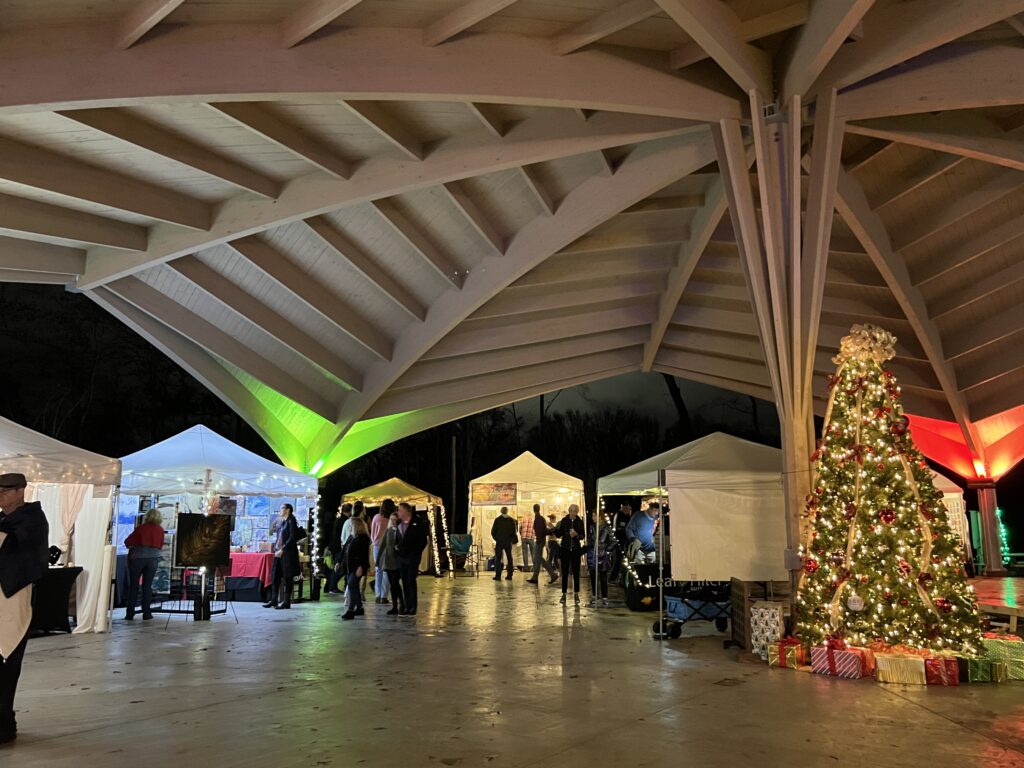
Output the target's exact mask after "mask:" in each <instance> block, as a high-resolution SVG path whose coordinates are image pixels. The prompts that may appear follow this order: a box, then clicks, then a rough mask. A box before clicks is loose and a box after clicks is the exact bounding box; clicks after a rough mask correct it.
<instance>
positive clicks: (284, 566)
mask: <svg viewBox="0 0 1024 768" xmlns="http://www.w3.org/2000/svg"><path fill="white" fill-rule="evenodd" d="M273 530H276V531H277V541H276V542H275V544H274V568H273V575H272V576H271V579H272V581H271V584H270V599H269V600H268V601H267V602H265V603H264V604H263V607H264V608H291V607H292V582H294V581H295V577H296V576H298V574H299V567H300V566H299V524H298V523H297V522H296V520H295V515H294V513H293V510H292V505H291V504H282V505H281V517H279V518H278V519H277V521H276V522H275V523H274V528H273Z"/></svg>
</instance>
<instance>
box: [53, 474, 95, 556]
mask: <svg viewBox="0 0 1024 768" xmlns="http://www.w3.org/2000/svg"><path fill="white" fill-rule="evenodd" d="M86 495H89V496H91V495H92V486H91V485H77V484H74V485H72V484H64V485H61V486H60V507H59V509H60V524H61V537H60V543H59V544H57V546H58V547H60V550H61V552H63V553H64V554H63V555H62V556H61V562H62V563H67V562H74V561H73V560H71V533H72V532H73V531H74V530H75V521H76V520H78V516H79V515H80V514H81V512H82V507H83V505H84V504H85V498H86Z"/></svg>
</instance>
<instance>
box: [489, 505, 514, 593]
mask: <svg viewBox="0 0 1024 768" xmlns="http://www.w3.org/2000/svg"><path fill="white" fill-rule="evenodd" d="M491 538H492V539H494V580H495V581H500V580H501V563H502V558H503V557H506V558H508V575H506V576H505V578H506V579H508V580H509V581H511V580H512V570H513V568H514V567H515V566H514V565H513V564H512V545H513V544H515V543H516V542H517V541H518V540H519V535H518V534H517V533H516V521H515V519H514V518H511V517H509V514H508V507H502V508H501V514H500V515H498V516H497V517H496V518H494V522H493V523H492V524H491Z"/></svg>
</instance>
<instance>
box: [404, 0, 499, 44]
mask: <svg viewBox="0 0 1024 768" xmlns="http://www.w3.org/2000/svg"><path fill="white" fill-rule="evenodd" d="M515 1H516V0H469V2H467V3H466V4H465V5H460V6H459V7H458V8H455V9H454V10H452V11H450V12H449V13H448V14H446V15H444V16H442V17H441V18H440V19H438V20H437V21H434V22H432V23H431V24H430V25H429V26H428V27H427V28H426V29H425V30H423V45H427V46H433V45H440V44H441V43H444V42H446V41H448V40H451V39H452V38H453V37H455V36H456V35H457V34H459V33H460V32H465V31H466V30H467V29H469V28H470V27H472V26H473V25H474V24H479V23H480V22H481V21H483V20H484V19H486V18H488V17H489V16H493V15H494V14H496V13H498V12H499V11H502V10H504V9H505V8H507V7H508V6H510V5H512V3H514V2H515Z"/></svg>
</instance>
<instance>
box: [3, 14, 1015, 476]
mask: <svg viewBox="0 0 1024 768" xmlns="http://www.w3.org/2000/svg"><path fill="white" fill-rule="evenodd" d="M1020 13H1024V0H1018V1H1016V2H1014V1H1011V0H988V1H987V2H986V3H984V4H980V3H979V4H971V3H962V2H955V1H954V0H876V1H875V2H871V1H870V0H867V1H865V0H837V2H835V3H825V2H807V0H803V1H798V2H792V1H791V0H729V2H721V0H692V1H688V2H686V3H683V2H679V1H678V0H631V1H629V2H621V1H620V0H571V2H570V1H569V0H562V1H559V0H416V1H415V2H414V1H413V0H362V1H361V2H360V0H304V2H298V1H297V0H217V1H216V2H214V1H212V0H104V2H95V0H88V1H87V0H4V2H0V51H2V54H0V82H3V83H4V84H5V85H4V89H3V90H2V91H0V281H15V282H38V283H56V284H66V285H68V286H69V288H70V289H72V290H77V291H81V292H83V293H84V294H85V295H86V296H88V297H89V298H91V299H93V300H94V301H96V302H97V303H98V304H100V305H101V306H103V307H105V308H106V309H107V310H109V311H110V312H111V313H113V314H114V315H115V316H116V317H118V318H119V319H121V320H122V321H124V322H126V323H128V324H129V325H130V326H131V327H133V328H135V329H136V330H138V332H139V333H141V334H143V335H144V336H145V337H146V338H147V339H149V340H150V341H152V342H153V343H154V344H156V345H157V346H159V347H160V348H161V349H162V350H164V351H165V352H166V353H167V354H169V355H170V356H172V357H173V358H174V359H175V360H177V361H178V362H179V363H181V364H182V365H184V366H185V367H186V368H187V369H188V370H190V371H191V372H192V373H193V374H194V375H195V376H196V377H197V378H199V379H200V380H201V381H203V382H204V383H205V384H206V385H207V386H210V387H211V388H212V389H213V390H214V391H216V392H217V393H218V394H219V395H220V396H221V397H222V398H223V399H224V400H225V401H226V402H227V403H229V404H230V405H231V406H232V407H233V408H235V409H236V410H237V411H238V412H239V413H240V414H242V415H243V416H244V417H245V418H246V419H247V420H249V421H250V423H252V424H253V425H254V426H255V427H256V428H257V429H258V430H259V431H260V432H261V434H263V435H264V436H265V437H266V438H267V439H268V441H269V442H270V444H271V445H272V446H273V447H274V448H275V450H277V451H278V453H279V454H280V455H282V457H286V459H287V460H288V461H289V463H292V464H294V465H299V466H300V467H301V468H303V469H310V468H312V467H314V466H315V465H316V464H317V463H318V462H319V463H320V464H321V467H316V468H317V469H318V470H319V469H321V468H322V467H323V464H324V461H327V462H328V463H329V464H330V465H331V466H336V465H337V464H338V463H339V462H341V461H343V460H346V459H348V458H352V456H354V455H358V453H360V452H364V451H366V450H370V449H372V448H373V447H376V446H377V445H379V444H381V443H382V442H384V441H386V440H389V439H394V438H396V437H399V436H401V435H402V434H407V433H409V432H412V431H415V430H418V429H422V428H424V427H426V426H430V425H431V424H434V423H439V422H440V421H443V420H446V419H450V418H455V417H457V416H460V415H464V414H467V413H471V412H474V411H477V410H481V409H484V408H488V407H492V406H496V405H499V404H503V403H507V402H510V401H514V400H516V399H519V398H522V397H526V396H530V395H533V394H537V393H539V392H543V391H546V390H551V389H554V388H557V387H560V386H566V385H568V384H570V383H578V382H583V381H590V380H594V379H597V378H601V377H607V376H611V375H616V374H618V373H622V372H626V371H636V370H653V371H662V372H667V373H672V374H675V375H678V376H681V377H685V378H689V379H693V380H696V381H702V382H707V383H711V384H715V385H719V386H722V387H726V388H729V389H732V390H735V391H737V392H743V393H749V394H753V395H756V396H760V397H765V398H769V399H772V398H773V392H772V383H771V379H770V377H769V374H768V372H767V370H766V367H765V357H764V351H763V348H762V344H761V341H760V339H759V334H758V323H757V322H756V320H755V316H754V313H753V309H752V305H751V298H750V291H749V290H748V287H747V281H746V279H745V276H744V267H743V264H742V262H741V258H740V255H739V253H738V249H737V244H736V238H735V236H734V232H733V223H732V217H731V216H730V212H729V211H728V206H727V204H726V197H725V194H724V191H723V180H722V178H721V177H720V174H719V170H718V166H717V164H716V162H715V147H714V143H713V141H712V139H711V131H710V130H709V126H711V125H713V124H715V122H716V121H719V120H723V119H734V118H739V119H741V120H744V116H745V115H746V114H747V113H746V110H747V109H748V106H747V105H748V100H747V95H746V92H747V91H748V90H749V89H758V90H760V91H761V92H762V93H768V94H769V96H771V95H772V94H774V95H776V96H778V97H785V98H788V97H790V96H792V95H794V94H799V95H802V98H803V103H804V108H805V114H804V117H805V119H806V123H807V124H808V125H809V124H810V121H811V119H812V118H813V112H814V102H815V99H816V97H817V94H818V93H820V92H823V91H824V89H827V88H830V87H836V88H838V89H839V90H840V92H839V97H838V101H837V105H838V106H837V109H838V111H839V112H840V113H841V115H842V118H843V120H844V121H845V122H844V131H845V133H844V135H843V145H842V164H843V169H842V171H841V179H842V180H841V182H840V185H841V193H842V190H843V189H846V190H847V191H849V190H850V189H855V190H859V191H858V194H860V193H861V192H862V198H861V197H857V198H856V201H855V202H857V204H858V205H860V207H859V208H857V207H855V206H852V204H849V202H850V201H849V200H846V199H845V198H844V202H843V204H842V205H841V206H840V207H839V211H837V212H836V213H835V214H834V223H833V226H832V230H831V241H830V247H829V258H828V263H827V274H826V279H825V292H824V299H823V303H822V313H821V329H820V333H819V335H818V338H817V353H816V355H815V357H814V361H813V365H814V370H815V371H816V372H820V373H827V372H829V371H830V370H831V368H832V364H831V362H830V355H831V353H832V351H833V350H834V349H835V348H836V346H837V344H838V341H839V339H840V337H841V336H842V335H843V334H844V333H845V332H846V331H847V330H848V329H849V327H850V325H851V324H853V323H856V322H863V321H871V322H876V323H878V324H880V325H883V326H885V327H887V328H889V329H890V330H892V331H893V332H894V333H896V335H897V336H898V337H899V346H898V356H897V358H896V360H895V361H894V363H893V369H894V371H895V372H896V373H897V375H898V376H899V377H900V380H901V383H902V385H903V387H904V390H905V392H906V399H907V404H908V408H909V409H910V410H911V411H912V412H914V413H918V414H921V415H926V416H931V417H937V418H945V419H950V418H953V416H954V413H953V411H954V407H953V406H951V403H950V401H949V394H950V391H953V392H955V393H956V394H957V397H958V398H962V402H963V404H964V406H965V407H966V409H967V413H968V415H969V418H970V419H973V420H977V419H982V418H985V417H987V416H991V415H993V414H995V413H998V412H1000V411H1003V410H1005V409H1007V408H1010V407H1014V406H1017V405H1020V404H1022V402H1024V400H1022V395H1021V392H1022V391H1024V315H1022V313H1021V312H1020V311H1019V306H1020V305H1021V302H1022V301H1024V215H1022V214H1021V211H1022V210H1024V39H1022V38H1021V32H1020V31H1019V30H1022V29H1024V24H1021V22H1020V20H1018V18H1017V14H1020ZM915 14H917V15H916V16H915ZM925 17H927V19H928V21H927V23H920V24H918V23H903V21H906V19H914V18H925ZM901 20H903V21H901ZM913 59H916V61H915V66H914V67H906V66H903V65H904V63H905V62H907V61H910V60H913ZM744 136H745V138H748V139H749V135H748V134H746V133H745V134H744ZM756 174H757V168H756V166H755V167H753V168H752V169H751V181H752V184H754V186H755V189H756ZM843 185H845V186H843ZM858 201H859V202H858ZM844 206H845V207H844ZM844 212H846V214H847V215H845V216H844V215H842V214H843V213H844ZM850 217H853V218H855V219H857V221H856V222H853V223H851V221H849V218H850ZM865 217H867V218H869V219H870V220H871V222H874V221H875V220H876V219H877V221H879V222H881V225H882V229H881V231H882V233H883V235H884V237H885V238H886V239H887V240H888V243H887V244H885V245H884V249H885V253H884V257H885V258H886V259H888V261H887V262H886V264H887V266H886V267H885V269H884V270H883V271H882V272H880V271H879V268H878V265H879V263H880V262H879V260H878V259H879V258H880V257H878V255H877V252H875V251H868V250H866V248H865V245H864V244H863V242H862V239H860V238H859V235H860V234H862V233H863V232H864V231H865V224H864V219H865ZM871 231H872V232H876V233H877V232H878V229H877V228H876V229H872V230H871ZM876 246H877V242H875V243H874V245H872V246H871V247H872V248H875V247H876ZM889 251H891V254H890V253H889ZM893 263H895V266H893ZM890 267H892V268H891V269H890ZM883 273H884V274H883ZM900 276H905V278H902V277H900ZM936 346H937V347H938V349H939V350H940V351H941V358H940V359H938V360H937V359H936V356H935V354H934V353H935V349H936ZM818 381H819V382H821V385H820V386H819V387H818V388H817V389H816V390H815V397H816V398H822V397H824V379H823V377H818ZM950 381H952V384H953V386H954V389H953V390H950V389H949V382H950ZM819 402H820V401H819ZM956 407H959V406H956ZM384 417H391V418H390V419H388V418H384ZM384 424H389V425H390V426H388V427H387V428H385V427H383V426H381V425H384ZM346 441H347V442H348V443H349V444H351V445H352V447H351V448H345V449H340V448H339V446H341V445H342V444H343V443H346ZM327 457H330V458H327ZM328 468H330V467H328Z"/></svg>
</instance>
